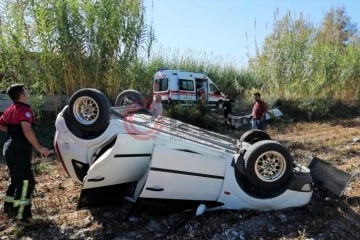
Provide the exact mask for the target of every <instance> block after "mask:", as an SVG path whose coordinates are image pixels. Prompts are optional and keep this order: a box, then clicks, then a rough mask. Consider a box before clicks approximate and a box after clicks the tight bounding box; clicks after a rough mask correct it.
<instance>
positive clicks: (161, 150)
mask: <svg viewBox="0 0 360 240" xmlns="http://www.w3.org/2000/svg"><path fill="white" fill-rule="evenodd" d="M134 100H135V101H136V102H137V104H126V103H133V102H134ZM144 102H145V101H144V98H143V97H142V96H141V95H140V94H139V93H138V92H136V91H134V90H127V91H124V92H122V93H121V94H119V96H118V98H117V99H116V103H115V107H111V106H110V104H109V101H108V99H107V98H106V96H105V95H104V94H103V93H101V92H100V91H98V90H95V89H91V88H87V89H81V90H79V91H77V92H76V93H74V94H73V96H72V97H71V99H70V102H69V105H68V106H66V107H65V108H64V109H63V110H62V112H61V113H59V115H58V117H57V119H56V134H55V138H54V146H55V148H56V151H57V154H58V156H59V158H60V159H61V161H62V162H63V164H64V167H65V168H66V170H67V172H68V173H69V175H70V176H71V177H72V178H73V179H75V180H76V181H78V182H79V183H82V185H83V187H82V192H81V195H80V200H79V204H78V208H84V207H97V206H101V205H109V204H121V203H122V202H123V199H127V200H130V201H132V202H135V203H136V204H135V205H136V206H137V210H143V211H147V212H151V213H172V212H179V211H187V210H193V211H194V213H196V214H197V215H199V214H201V213H203V212H204V211H206V210H218V209H258V210H275V209H284V208H289V207H298V206H302V205H304V204H307V203H308V202H309V201H310V198H311V196H312V185H313V182H312V178H311V175H310V171H309V169H308V168H307V167H304V166H300V165H297V164H295V163H294V161H293V159H292V156H291V155H290V153H289V151H288V149H287V148H286V147H284V146H283V145H281V144H280V143H278V142H276V141H272V140H271V138H270V136H269V135H268V134H267V133H265V132H263V131H259V130H251V131H248V132H246V133H245V134H244V135H243V136H242V137H241V138H240V139H239V140H236V139H231V138H229V137H227V136H224V135H221V134H218V133H215V132H211V131H207V130H204V129H201V128H198V127H195V126H192V125H189V124H186V123H184V122H180V121H177V120H174V119H170V118H166V117H155V116H153V115H152V114H151V113H149V112H148V111H147V110H146V109H145V108H142V107H141V105H143V103H144Z"/></svg>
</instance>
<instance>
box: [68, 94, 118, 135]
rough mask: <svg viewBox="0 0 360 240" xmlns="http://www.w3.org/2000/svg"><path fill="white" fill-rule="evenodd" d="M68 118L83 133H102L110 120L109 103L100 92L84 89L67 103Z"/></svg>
mask: <svg viewBox="0 0 360 240" xmlns="http://www.w3.org/2000/svg"><path fill="white" fill-rule="evenodd" d="M68 111H69V116H70V119H71V121H72V122H73V123H74V124H75V125H76V127H77V128H79V129H80V130H83V131H102V130H104V129H105V128H106V127H107V125H108V123H109V119H110V111H111V107H110V103H109V100H108V98H107V97H106V96H105V94H103V93H102V92H100V91H98V90H96V89H92V88H84V89H81V90H79V91H77V92H75V93H74V94H73V95H72V96H71V98H70V102H69V108H68Z"/></svg>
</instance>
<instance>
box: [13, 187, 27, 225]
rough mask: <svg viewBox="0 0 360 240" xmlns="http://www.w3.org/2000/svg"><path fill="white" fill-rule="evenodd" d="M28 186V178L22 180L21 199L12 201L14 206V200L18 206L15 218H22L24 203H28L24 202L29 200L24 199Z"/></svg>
mask: <svg viewBox="0 0 360 240" xmlns="http://www.w3.org/2000/svg"><path fill="white" fill-rule="evenodd" d="M28 187H29V180H24V182H23V187H22V190H21V199H20V200H15V201H14V207H15V202H16V204H17V206H20V207H19V210H18V214H17V216H16V218H17V219H22V218H23V213H24V208H25V205H28V204H24V203H25V201H30V200H29V199H26V195H27V192H28Z"/></svg>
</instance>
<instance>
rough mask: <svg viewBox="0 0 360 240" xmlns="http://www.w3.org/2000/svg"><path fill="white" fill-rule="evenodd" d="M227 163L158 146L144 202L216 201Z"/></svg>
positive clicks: (149, 171) (153, 158) (146, 185)
mask: <svg viewBox="0 0 360 240" xmlns="http://www.w3.org/2000/svg"><path fill="white" fill-rule="evenodd" d="M224 175H225V160H224V159H222V158H216V157H211V156H207V155H203V154H199V153H194V152H191V151H184V150H175V149H168V148H166V147H160V146H156V147H154V151H153V154H152V158H151V163H150V166H149V169H148V176H147V179H146V182H145V185H144V187H143V190H142V192H141V194H140V198H152V199H154V198H157V199H179V200H204V201H216V199H217V198H218V197H219V194H220V190H221V188H222V185H223V182H224Z"/></svg>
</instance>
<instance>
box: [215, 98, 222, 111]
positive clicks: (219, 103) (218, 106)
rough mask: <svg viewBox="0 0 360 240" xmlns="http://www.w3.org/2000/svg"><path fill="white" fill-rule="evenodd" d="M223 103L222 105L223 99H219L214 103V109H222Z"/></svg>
mask: <svg viewBox="0 0 360 240" xmlns="http://www.w3.org/2000/svg"><path fill="white" fill-rule="evenodd" d="M223 105H224V101H223V100H219V101H218V102H217V103H216V109H219V110H222V109H223Z"/></svg>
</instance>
